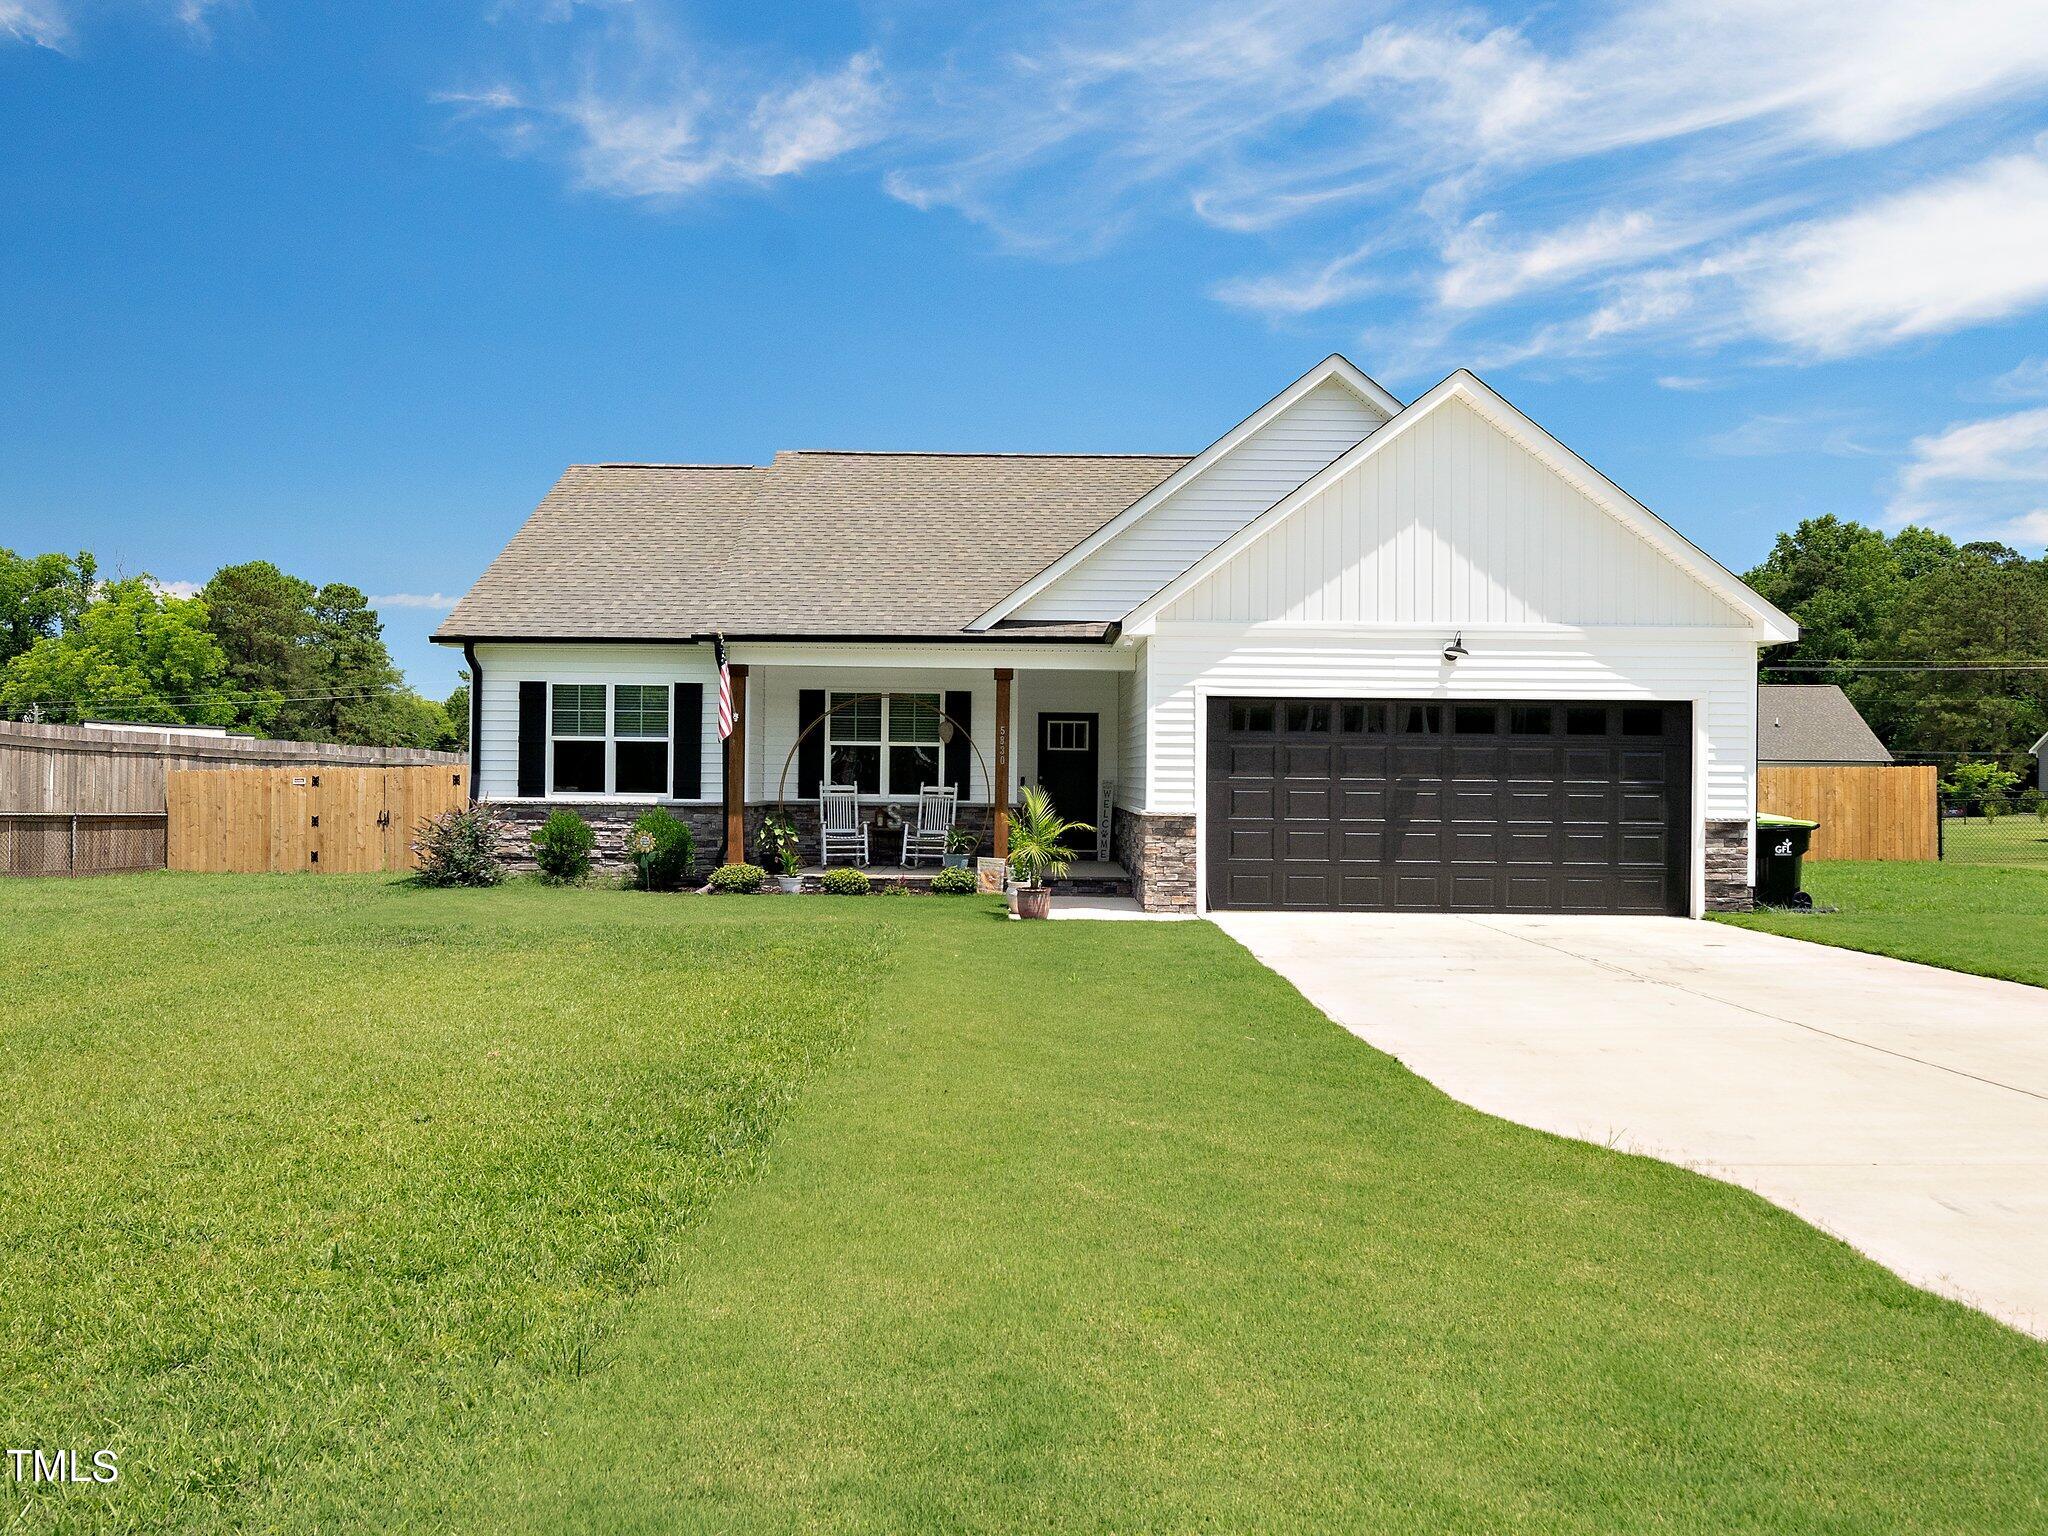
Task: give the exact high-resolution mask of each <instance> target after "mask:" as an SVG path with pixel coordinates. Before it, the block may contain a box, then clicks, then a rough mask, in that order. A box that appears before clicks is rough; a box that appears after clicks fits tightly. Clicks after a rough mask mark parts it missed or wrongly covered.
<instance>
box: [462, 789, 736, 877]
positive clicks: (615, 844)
mask: <svg viewBox="0 0 2048 1536" xmlns="http://www.w3.org/2000/svg"><path fill="white" fill-rule="evenodd" d="M482 804H483V806H484V808H485V809H486V810H488V811H489V812H490V813H491V814H492V815H493V816H495V817H497V818H498V820H499V821H501V822H503V823H505V833H504V836H503V837H501V838H500V839H499V840H498V862H499V863H501V864H503V865H504V866H505V867H506V868H507V869H509V870H512V871H514V872H515V873H518V874H531V873H533V871H534V870H535V868H537V867H538V866H536V865H535V864H534V862H533V842H532V837H533V832H534V829H535V828H536V827H538V826H539V825H540V824H541V823H542V822H544V821H546V820H547V819H548V816H549V813H551V812H553V811H574V812H575V813H576V814H577V815H578V816H581V817H582V818H583V819H584V820H585V821H587V822H589V823H590V830H591V831H593V832H595V833H596V834H597V845H596V846H595V847H594V848H592V849H591V850H590V865H591V869H592V871H593V872H594V873H597V874H605V875H622V874H625V873H626V872H627V871H628V870H629V869H631V867H632V861H631V860H630V859H628V858H627V857H626V834H627V833H628V832H630V831H632V830H633V823H634V822H636V821H638V820H639V819H640V817H641V816H642V815H644V814H645V813H646V812H648V811H651V810H657V809H658V810H664V811H667V812H668V813H669V814H670V815H671V816H673V817H675V818H676V819H677V820H678V821H681V822H684V823H686V824H687V825H688V826H689V828H690V836H691V837H693V838H694V839H696V844H697V872H698V873H699V874H700V875H701V874H702V873H704V872H705V871H706V870H709V869H711V868H712V867H713V866H714V865H716V864H717V863H718V862H719V850H720V848H721V847H722V846H723V844H724V842H725V812H724V811H723V810H721V809H720V808H719V807H717V806H715V805H695V804H690V803H688V802H685V801H677V800H665V801H661V802H659V803H658V804H656V803H650V802H646V801H642V802H640V803H638V804H626V803H621V802H619V801H615V800H545V801H542V800H486V801H483V802H482Z"/></svg>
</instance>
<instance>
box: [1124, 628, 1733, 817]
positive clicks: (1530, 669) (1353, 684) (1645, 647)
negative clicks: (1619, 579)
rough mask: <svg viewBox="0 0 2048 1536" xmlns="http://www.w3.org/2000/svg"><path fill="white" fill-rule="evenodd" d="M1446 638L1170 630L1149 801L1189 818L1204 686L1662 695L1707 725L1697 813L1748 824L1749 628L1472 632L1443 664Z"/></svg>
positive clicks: (1408, 693)
mask: <svg viewBox="0 0 2048 1536" xmlns="http://www.w3.org/2000/svg"><path fill="white" fill-rule="evenodd" d="M1444 638H1448V637H1443V638H1438V637H1437V636H1435V635H1434V634H1431V633H1420V634H1419V633H1417V632H1415V631H1412V630H1409V631H1391V632H1387V631H1382V632H1379V633H1373V632H1370V631H1362V632H1359V633H1355V634H1349V635H1341V636H1340V635H1334V634H1330V633H1327V632H1323V633H1318V634H1315V635H1313V636H1310V635H1303V636H1301V637H1299V638H1293V637H1288V636H1285V635H1275V634H1256V633H1250V634H1240V635H1236V636H1228V635H1220V634H1218V635H1203V636H1195V635H1170V634H1168V633H1166V632H1164V631H1162V632H1161V633H1160V634H1159V635H1157V636H1155V637H1154V638H1153V639H1152V640H1151V641H1150V642H1149V644H1148V645H1147V647H1146V650H1147V656H1146V664H1147V666H1146V671H1147V691H1148V696H1149V698H1150V700H1151V720H1150V735H1149V738H1148V741H1149V757H1150V793H1149V796H1148V800H1147V804H1146V809H1147V810H1150V811H1155V812H1164V813H1169V814H1170V813H1180V814H1191V813H1193V812H1194V810H1195V808H1196V801H1197V799H1198V796H1199V786H1200V783H1201V777H1202V773H1201V765H1200V763H1199V761H1198V749H1197V745H1196V742H1197V730H1196V724H1197V720H1198V718H1199V715H1200V700H1201V698H1202V697H1203V696H1205V695H1208V694H1225V695H1230V694H1237V695H1287V694H1298V695H1312V696H1322V697H1329V698H1342V697H1350V698H1382V697H1386V698H1418V699H1446V700H1456V699H1621V700H1626V699H1660V700H1690V701H1692V702H1693V703H1694V714H1695V720H1694V731H1695V736H1696V737H1700V736H1702V735H1703V737H1704V740H1703V744H1702V750H1703V763H1702V764H1701V765H1696V767H1695V774H1696V776H1697V778H1698V780H1699V782H1700V783H1701V784H1702V785H1703V793H1704V803H1703V804H1696V805H1695V807H1694V812H1693V816H1694V823H1695V825H1697V823H1698V822H1699V821H1700V819H1702V817H1703V816H1704V817H1706V818H1713V819H1729V820H1747V819H1748V818H1749V816H1750V814H1751V812H1752V810H1753V808H1754V806H1755V803H1756V645H1755V642H1754V640H1753V639H1751V637H1750V636H1749V634H1748V633H1747V632H1746V631H1740V630H1730V631H1720V630H1713V629H1700V630H1695V631H1692V632H1690V633H1688V632H1686V631H1683V630H1678V631H1666V632H1662V633H1657V632H1652V631H1646V630H1640V629H1632V630H1621V631H1616V632H1614V633H1612V634H1604V635H1603V634H1601V633H1599V632H1598V631H1596V630H1580V631H1559V632H1556V633H1551V634H1545V633H1540V632H1531V633H1525V634H1510V633H1505V632H1498V631H1488V632H1479V633H1472V634H1468V635H1467V636H1466V637H1465V643H1466V645H1467V646H1468V647H1469V648H1470V654H1469V655H1468V656H1467V657H1466V658H1465V659H1464V660H1462V661H1460V662H1459V663H1457V665H1456V666H1455V667H1451V666H1447V665H1446V664H1445V662H1444V660H1443V656H1442V647H1443V643H1444Z"/></svg>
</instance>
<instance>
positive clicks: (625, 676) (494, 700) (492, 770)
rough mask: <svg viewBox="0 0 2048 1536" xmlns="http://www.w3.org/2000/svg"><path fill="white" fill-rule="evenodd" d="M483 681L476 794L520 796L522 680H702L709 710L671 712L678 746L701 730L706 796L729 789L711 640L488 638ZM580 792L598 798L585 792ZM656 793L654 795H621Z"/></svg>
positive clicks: (481, 659)
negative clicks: (690, 714) (679, 715)
mask: <svg viewBox="0 0 2048 1536" xmlns="http://www.w3.org/2000/svg"><path fill="white" fill-rule="evenodd" d="M476 659H477V664H478V665H479V666H480V667H481V668H482V669H483V674H484V681H483V692H482V699H481V704H480V714H479V719H478V730H477V748H478V750H477V757H476V783H477V794H478V795H479V796H480V797H481V798H483V799H486V800H515V799H517V798H518V797H519V685H520V684H521V683H522V682H529V683H531V682H540V683H665V684H669V685H671V686H673V685H674V684H676V683H698V684H701V685H702V686H703V688H704V709H703V717H702V718H701V719H699V720H695V721H687V720H671V721H670V722H669V729H670V731H671V733H672V734H671V750H673V751H686V750H688V748H687V746H686V745H685V743H686V742H687V740H688V738H689V737H690V736H691V735H692V734H694V735H695V736H696V738H697V740H696V750H697V756H698V761H699V762H700V763H701V764H702V779H701V782H700V785H699V789H698V795H699V798H700V799H702V800H709V801H716V800H717V799H719V798H720V797H721V796H722V795H723V794H724V793H725V790H724V784H725V774H724V771H723V770H724V753H723V750H722V748H721V747H720V745H719V740H718V725H717V721H716V718H715V716H714V714H713V711H714V710H715V708H716V706H717V700H718V668H717V665H716V664H715V663H714V661H713V660H712V655H711V647H710V646H708V645H604V644H596V643H560V644H555V643H547V644H543V643H539V642H518V643H514V642H486V643H480V644H478V646H477V648H476ZM576 798H577V799H590V798H595V797H592V796H583V795H579V796H577V797H576ZM619 798H621V799H628V800H630V799H641V800H646V799H652V798H654V797H653V796H646V795H641V796H631V795H628V796H621V797H619Z"/></svg>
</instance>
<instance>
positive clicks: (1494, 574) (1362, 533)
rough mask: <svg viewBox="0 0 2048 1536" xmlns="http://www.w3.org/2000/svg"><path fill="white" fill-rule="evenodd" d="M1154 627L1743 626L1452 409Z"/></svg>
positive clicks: (1639, 542)
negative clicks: (1277, 625)
mask: <svg viewBox="0 0 2048 1536" xmlns="http://www.w3.org/2000/svg"><path fill="white" fill-rule="evenodd" d="M1189 563H1192V562H1189ZM1160 622H1161V623H1162V624H1171V623H1205V624H1216V623H1222V624H1261V623H1300V624H1413V623H1432V622H1434V623H1441V624H1445V625H1457V624H1511V625H1533V624H1568V625H1678V626H1701V627H1714V626H1730V627H1732V626H1738V625H1742V624H1744V623H1746V620H1745V619H1744V617H1743V615H1741V614H1739V613H1737V612H1736V611H1735V610H1734V609H1733V608H1731V607H1730V606H1728V604H1727V603H1725V602H1724V601H1722V599H1721V598H1719V597H1718V596H1716V595H1715V594H1714V593H1712V592H1710V591H1709V590H1708V589H1707V588H1706V587H1705V586H1703V585H1702V584H1701V583H1700V582H1699V581H1698V580H1697V579H1695V578H1694V577H1693V576H1691V575H1689V574H1688V573H1687V572H1685V571H1683V570H1681V569H1679V567H1678V566H1677V565H1675V564H1673V563H1672V562H1671V561H1670V560H1668V559H1666V558H1665V557H1664V556H1663V555H1662V554H1661V553H1659V552H1658V551H1657V550H1656V549H1654V548H1653V547H1652V546H1651V545H1649V544H1648V543H1646V542H1645V541H1644V540H1643V539H1641V538H1640V537H1638V536H1637V535H1636V534H1635V533H1633V532H1632V531H1631V530H1630V529H1628V528H1626V527H1624V526H1623V525H1622V524H1620V523H1618V522H1617V521H1615V519H1614V518H1613V517H1612V516H1610V515H1609V514H1608V513H1607V512H1606V511H1605V510H1603V509H1602V508H1601V507H1600V506H1599V505H1597V504H1596V503H1594V502H1593V501H1592V500H1591V499H1590V498H1588V497H1587V496H1586V495H1585V494H1584V493H1583V492H1581V491H1580V490H1578V489H1577V488H1576V487H1575V486H1573V485H1572V484H1570V483H1569V482H1568V481H1566V480H1565V479H1564V478H1563V477H1562V476H1561V475H1559V474H1558V473H1557V472H1556V471H1554V470H1552V469H1551V468H1550V467H1549V466H1548V465H1547V464H1545V463H1544V462H1543V461H1542V460H1540V459H1538V458H1537V457H1536V456H1535V455H1534V454H1532V453H1530V452H1529V451H1528V450H1527V449H1525V448H1523V447H1522V446H1521V445H1520V444H1518V443H1516V442H1514V441H1512V440H1511V439H1510V438H1509V437H1508V436H1507V435H1506V434H1505V433H1503V432H1502V431H1501V430H1500V429H1499V428H1498V427H1496V426H1494V425H1493V423H1491V422H1490V421H1488V420H1487V419H1486V418H1485V417H1484V416H1482V415H1481V414H1480V413H1479V412H1478V411H1475V410H1474V409H1472V408H1471V407H1470V406H1468V405H1466V404H1465V403H1464V402H1463V401H1458V400H1453V401H1451V402H1449V403H1447V404H1446V405H1444V406H1442V407H1441V408H1440V409H1438V410H1436V411H1434V412H1432V413H1431V414H1430V415H1429V416H1427V417H1426V418H1424V419H1423V420H1421V421H1419V422H1417V423H1416V424H1415V426H1414V427H1413V428H1411V429H1410V430H1409V431H1408V432H1406V433H1405V434H1404V435H1403V436H1401V437H1399V438H1397V439H1395V440H1394V441H1392V442H1390V443H1388V444H1387V446H1386V447H1384V448H1382V449H1380V450H1379V451H1378V452H1377V453H1374V454H1372V455H1371V456H1369V457H1368V458H1367V459H1366V460H1365V461H1364V462H1362V463H1361V464H1359V465H1358V466H1357V467H1356V468H1354V469H1352V470H1351V471H1349V472H1348V473H1346V474H1344V475H1343V476H1342V478H1340V479H1339V480H1337V481H1336V483H1335V484H1333V485H1331V486H1329V487H1328V488H1327V489H1325V490H1323V491H1322V492H1321V493H1320V494H1318V495H1317V496H1316V497H1315V498H1314V499H1313V500H1311V501H1310V502H1309V503H1308V504H1307V505H1305V506H1303V507H1301V508H1299V509H1298V510H1296V511H1295V512H1294V513H1293V514H1292V515H1291V516H1289V517H1288V518H1287V519H1286V520H1285V521H1283V522H1281V523H1280V524H1279V525H1278V526H1276V527H1275V528H1274V529H1273V530H1272V531H1271V532H1269V533H1267V534H1265V535H1264V536H1263V537H1261V538H1259V539H1257V540H1256V541H1255V542H1254V543H1252V544H1250V545H1249V546H1247V547H1246V548H1245V549H1244V550H1243V551H1242V552H1240V553H1239V554H1238V555H1237V557H1236V558H1235V559H1233V560H1231V561H1230V563H1229V564H1228V565H1226V566H1224V567H1223V568H1222V569H1221V570H1218V571H1216V572H1214V573H1213V574H1212V575H1210V576H1209V577H1208V578H1206V579H1205V580H1204V581H1202V582H1201V583H1200V584H1199V585H1197V586H1196V587H1194V588H1193V589H1192V590H1190V591H1189V592H1187V593H1186V594H1185V595H1183V596H1182V597H1181V598H1179V599H1178V600H1177V601H1175V602H1174V603H1172V604H1171V605H1170V606H1168V607H1167V608H1166V610H1165V611H1164V612H1162V613H1161V615H1160Z"/></svg>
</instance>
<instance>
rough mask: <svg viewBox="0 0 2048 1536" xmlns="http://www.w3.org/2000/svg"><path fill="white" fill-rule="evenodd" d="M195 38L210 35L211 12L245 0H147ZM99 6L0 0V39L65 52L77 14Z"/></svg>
mask: <svg viewBox="0 0 2048 1536" xmlns="http://www.w3.org/2000/svg"><path fill="white" fill-rule="evenodd" d="M146 3H147V4H148V5H149V6H151V7H153V8H154V9H155V10H156V11H158V12H159V13H161V14H163V15H165V16H168V17H169V18H170V19H171V20H173V21H176V22H177V23H178V24H179V25H180V26H182V27H183V28H184V29H185V30H186V31H187V32H188V33H190V34H191V35H192V36H193V37H194V38H196V39H197V40H198V41H200V42H202V43H204V42H207V41H210V40H211V38H212V36H213V28H212V25H211V21H212V13H213V12H214V11H217V10H222V9H225V8H228V7H238V6H240V5H241V4H243V3H244V0H146ZM99 8H102V0H69V3H67V0H0V42H9V41H13V42H19V43H31V44H34V45H36V46H38V47H42V48H50V49H54V50H56V51H57V52H60V53H61V52H67V51H69V50H70V49H71V47H72V46H73V45H74V44H75V43H76V41H77V30H78V28H77V17H78V16H79V15H80V14H81V13H84V12H89V11H92V10H95V9H99Z"/></svg>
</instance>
